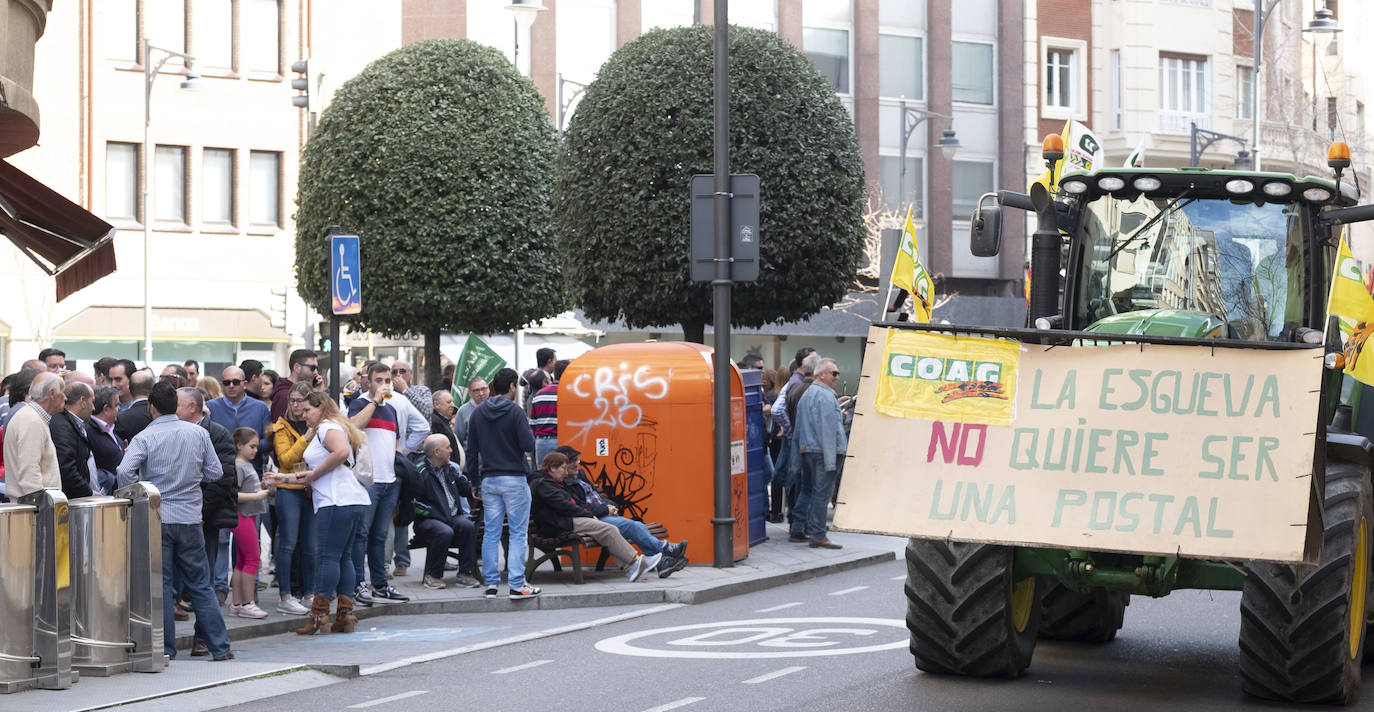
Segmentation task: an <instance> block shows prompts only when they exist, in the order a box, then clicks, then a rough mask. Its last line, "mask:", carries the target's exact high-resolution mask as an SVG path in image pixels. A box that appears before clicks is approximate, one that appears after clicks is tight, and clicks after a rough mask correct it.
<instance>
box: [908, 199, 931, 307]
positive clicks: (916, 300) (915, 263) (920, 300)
mask: <svg viewBox="0 0 1374 712" xmlns="http://www.w3.org/2000/svg"><path fill="white" fill-rule="evenodd" d="M908 243H910V245H911V286H910V287H908V288H907V291H908V292H911V306H912V317H913V318H914V319H915V320H916V321H919V322H921V323H922V324H927V323H929V322H930V312H931V310H932V309H934V308H935V281H934V280H932V279H931V278H930V273H929V272H927V271H926V268H925V266H924V265H922V264H921V252H920V248H919V247H917V245H916V223H914V222H912V221H911V209H910V208H908V209H907V211H906V226H905V227H903V228H902V244H903V245H906V244H908Z"/></svg>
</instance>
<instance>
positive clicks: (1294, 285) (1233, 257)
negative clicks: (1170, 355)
mask: <svg viewBox="0 0 1374 712" xmlns="http://www.w3.org/2000/svg"><path fill="white" fill-rule="evenodd" d="M1083 213H1084V214H1083V217H1082V220H1081V221H1080V228H1079V229H1080V238H1081V239H1082V240H1083V241H1084V247H1085V250H1084V252H1083V263H1082V271H1081V273H1080V279H1079V280H1078V287H1077V291H1078V294H1077V295H1076V297H1077V300H1076V301H1077V306H1076V308H1075V311H1076V314H1075V316H1076V317H1077V319H1076V321H1077V322H1078V324H1079V325H1080V328H1085V329H1088V330H1091V331H1103V332H1110V333H1149V334H1158V335H1172V336H1195V337H1209V338H1225V339H1246V340H1251V341H1290V340H1292V338H1293V330H1294V329H1295V328H1296V327H1298V326H1301V325H1302V315H1303V305H1304V304H1305V303H1306V302H1305V299H1306V293H1305V292H1306V289H1307V284H1306V281H1307V277H1306V271H1305V270H1304V269H1303V265H1304V263H1305V259H1306V255H1305V254H1304V253H1305V251H1306V249H1307V247H1306V246H1307V240H1306V239H1305V237H1306V231H1307V229H1308V228H1307V218H1306V213H1305V211H1304V210H1303V209H1302V208H1301V207H1300V206H1298V205H1295V204H1288V203H1264V204H1262V205H1256V204H1254V203H1252V202H1251V203H1240V202H1232V201H1231V200H1226V199H1216V198H1210V197H1207V198H1203V197H1196V196H1192V195H1189V194H1188V193H1186V192H1185V193H1182V194H1180V195H1176V196H1172V197H1161V196H1147V195H1140V196H1138V197H1136V198H1135V199H1133V200H1127V199H1123V198H1115V197H1112V196H1110V195H1104V196H1102V197H1100V198H1098V199H1096V200H1094V201H1092V202H1090V203H1088V204H1087V205H1086V206H1084V208H1083Z"/></svg>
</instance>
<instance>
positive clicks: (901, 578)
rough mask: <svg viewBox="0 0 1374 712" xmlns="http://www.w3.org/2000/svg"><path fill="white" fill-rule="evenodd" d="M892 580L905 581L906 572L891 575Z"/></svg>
mask: <svg viewBox="0 0 1374 712" xmlns="http://www.w3.org/2000/svg"><path fill="white" fill-rule="evenodd" d="M892 580H893V581H905V580H906V574H902V575H901V576H893V577H892Z"/></svg>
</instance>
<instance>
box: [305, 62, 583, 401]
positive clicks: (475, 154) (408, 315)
mask: <svg viewBox="0 0 1374 712" xmlns="http://www.w3.org/2000/svg"><path fill="white" fill-rule="evenodd" d="M557 146H558V134H557V132H556V131H555V130H554V127H553V122H552V121H551V120H550V118H549V115H548V112H547V110H546V109H545V107H544V100H543V98H542V97H541V96H540V95H539V92H538V91H537V90H535V88H534V85H533V84H532V83H531V82H530V81H529V80H528V79H527V78H525V77H523V76H521V75H520V73H519V72H518V71H517V70H516V69H515V67H514V66H512V65H511V63H510V62H509V61H508V60H507V59H506V58H505V57H504V56H503V55H502V54H501V53H500V52H499V51H497V50H495V49H492V48H490V47H487V46H484V45H481V44H478V43H476V42H472V41H470V40H430V41H426V42H418V43H416V44H412V45H408V46H406V47H403V48H401V49H398V50H396V51H394V52H391V53H390V54H388V55H386V56H384V57H382V58H381V59H378V60H377V61H375V62H373V63H372V64H370V65H368V67H367V69H365V70H363V72H362V73H361V74H359V75H358V76H356V77H354V78H353V79H350V80H349V81H348V82H346V83H345V84H344V85H343V86H342V87H340V88H339V90H338V91H337V92H336V93H335V94H334V98H333V101H332V102H331V103H330V105H329V108H328V109H326V110H325V111H324V112H323V114H321V116H320V121H319V126H318V127H317V128H316V130H315V133H314V135H313V136H311V138H310V141H309V142H308V143H307V144H306V147H305V151H304V153H303V156H302V158H301V174H300V181H299V195H298V197H297V213H296V279H297V283H298V288H299V291H300V294H301V296H302V297H303V298H304V299H305V300H306V302H308V303H309V304H310V305H311V306H313V307H314V308H315V309H316V310H318V311H319V312H320V313H322V314H329V313H330V296H331V292H330V286H329V282H328V278H327V272H328V269H329V255H328V249H327V248H328V244H327V243H328V241H327V238H326V232H327V230H328V228H329V226H331V225H338V226H339V227H340V228H342V229H343V230H344V231H345V232H346V233H349V234H356V235H358V238H359V249H360V254H361V261H362V284H363V305H362V313H360V314H358V315H356V316H354V317H346V318H348V319H349V321H350V323H351V324H352V325H353V326H354V327H356V328H361V329H369V330H372V331H378V332H382V333H385V334H403V333H408V334H423V335H424V338H425V353H426V367H427V368H426V374H427V376H428V382H429V383H430V384H431V385H433V384H435V383H438V380H439V333H440V332H441V331H469V332H475V333H493V332H500V331H509V330H511V329H515V328H518V327H520V326H523V325H525V324H528V323H529V322H531V321H533V320H536V319H539V318H543V317H545V316H549V315H551V314H554V313H557V312H558V311H559V309H560V307H561V305H562V290H561V284H562V281H561V279H560V277H559V274H558V263H557V260H558V255H557V251H556V249H557V248H556V247H555V245H554V231H553V226H552V221H553V215H552V210H551V208H550V190H551V185H552V183H553V178H554V163H555V160H556V157H557V150H558V149H557Z"/></svg>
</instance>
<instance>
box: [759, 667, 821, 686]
mask: <svg viewBox="0 0 1374 712" xmlns="http://www.w3.org/2000/svg"><path fill="white" fill-rule="evenodd" d="M805 669H806V666H805V665H796V666H793V667H785V668H783V669H781V670H774V671H773V672H770V673H768V674H766V675H759V676H758V677H751V678H749V679H748V680H745V681H744V684H746V685H757V684H759V683H760V682H768V681H769V680H772V679H773V678H775V677H782V676H783V675H791V674H792V673H794V672H801V671H802V670H805Z"/></svg>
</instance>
